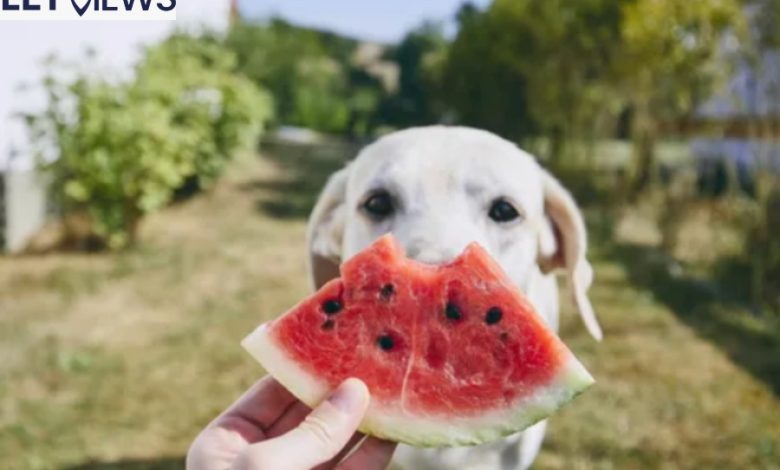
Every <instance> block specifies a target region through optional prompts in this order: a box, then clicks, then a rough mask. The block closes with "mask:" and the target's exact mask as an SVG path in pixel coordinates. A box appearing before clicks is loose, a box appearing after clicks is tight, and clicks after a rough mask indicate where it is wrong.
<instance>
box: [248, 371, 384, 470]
mask: <svg viewBox="0 0 780 470" xmlns="http://www.w3.org/2000/svg"><path fill="white" fill-rule="evenodd" d="M368 401H369V393H368V388H367V387H366V385H365V384H364V383H363V382H362V381H360V380H358V379H347V380H345V381H344V382H343V383H342V384H341V385H340V386H339V387H338V388H337V389H336V391H335V392H333V394H331V395H330V397H328V399H327V400H325V401H323V402H322V403H320V405H319V406H317V408H315V409H314V410H313V411H312V412H311V413H309V415H308V416H307V417H306V419H304V420H303V422H301V424H300V425H298V427H297V428H295V429H292V430H291V431H288V432H287V433H286V434H283V435H281V436H279V437H276V438H274V439H269V440H267V441H263V442H259V443H257V444H253V445H251V446H249V447H247V448H246V449H245V450H244V451H243V452H242V453H241V455H240V456H239V457H238V460H237V462H236V464H237V465H236V467H238V468H240V469H246V470H249V469H252V470H271V469H273V470H276V469H280V468H284V469H285V470H287V469H289V470H308V469H310V468H312V467H315V466H317V465H319V464H321V463H324V462H327V461H328V460H330V459H332V458H334V457H335V456H336V455H337V454H338V453H339V451H341V449H342V448H343V447H344V446H345V445H346V444H347V442H348V441H349V439H350V437H352V435H353V434H354V433H355V431H356V430H357V427H358V425H359V424H360V421H361V420H362V419H363V415H364V414H365V412H366V409H367V408H368Z"/></svg>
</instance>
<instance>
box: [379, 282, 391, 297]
mask: <svg viewBox="0 0 780 470" xmlns="http://www.w3.org/2000/svg"><path fill="white" fill-rule="evenodd" d="M394 292H395V287H393V285H392V284H385V285H384V286H382V289H380V290H379V297H381V298H382V300H390V297H392V296H393V293H394Z"/></svg>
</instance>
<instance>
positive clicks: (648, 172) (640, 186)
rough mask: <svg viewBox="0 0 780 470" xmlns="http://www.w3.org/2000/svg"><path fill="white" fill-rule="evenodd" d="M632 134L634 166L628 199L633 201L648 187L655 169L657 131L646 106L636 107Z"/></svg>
mask: <svg viewBox="0 0 780 470" xmlns="http://www.w3.org/2000/svg"><path fill="white" fill-rule="evenodd" d="M632 134H633V142H634V150H633V151H634V159H635V164H634V172H633V173H634V177H633V181H632V183H631V188H630V190H629V191H630V193H629V199H630V200H632V201H633V200H636V198H637V197H638V196H639V194H640V193H642V192H643V191H644V190H645V189H647V188H648V187H649V186H650V184H651V183H652V180H653V170H654V168H655V146H656V139H657V131H656V126H655V122H654V120H653V118H652V117H651V116H650V113H649V112H648V109H647V106H637V112H636V114H635V115H634V128H633V132H632Z"/></svg>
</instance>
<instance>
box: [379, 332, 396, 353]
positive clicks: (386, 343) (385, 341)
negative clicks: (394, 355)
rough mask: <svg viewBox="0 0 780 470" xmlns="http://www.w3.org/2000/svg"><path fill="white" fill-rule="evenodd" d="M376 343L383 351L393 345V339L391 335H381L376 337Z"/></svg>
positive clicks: (391, 347)
mask: <svg viewBox="0 0 780 470" xmlns="http://www.w3.org/2000/svg"><path fill="white" fill-rule="evenodd" d="M376 344H378V345H379V347H380V348H382V350H383V351H389V350H391V349H393V346H395V340H393V337H392V336H390V335H382V336H380V337H379V338H377V339H376Z"/></svg>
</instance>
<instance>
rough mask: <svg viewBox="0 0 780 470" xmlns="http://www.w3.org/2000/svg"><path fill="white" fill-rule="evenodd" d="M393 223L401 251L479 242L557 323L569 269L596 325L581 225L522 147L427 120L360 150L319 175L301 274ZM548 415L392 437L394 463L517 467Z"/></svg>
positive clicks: (420, 255)
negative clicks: (474, 429) (463, 439)
mask: <svg viewBox="0 0 780 470" xmlns="http://www.w3.org/2000/svg"><path fill="white" fill-rule="evenodd" d="M388 232H392V233H393V235H394V236H395V238H396V239H397V240H398V241H399V242H400V244H401V245H402V246H403V248H404V249H405V250H406V254H407V256H409V257H410V258H413V259H416V260H418V261H421V262H424V263H429V264H440V263H446V262H448V261H451V260H452V259H454V258H455V257H457V256H458V255H459V254H460V253H461V252H462V251H463V249H464V248H465V247H466V245H468V244H469V243H471V242H478V243H479V244H480V245H482V247H484V248H485V249H486V250H487V251H488V252H489V253H490V255H491V256H492V257H493V258H494V259H495V260H497V261H498V263H499V264H500V265H501V267H502V268H503V269H504V270H505V271H506V273H507V274H508V275H509V277H510V278H511V280H512V281H513V282H514V284H515V285H516V286H517V287H518V288H519V289H520V290H521V291H522V292H524V293H525V294H526V295H527V296H528V298H529V300H530V301H531V303H532V304H533V305H534V307H535V308H536V310H537V312H538V313H539V315H540V316H541V317H542V318H543V320H544V321H545V322H546V323H547V325H548V326H549V327H550V328H552V329H554V330H556V331H557V329H558V310H559V298H558V285H557V281H556V278H555V274H556V272H559V271H560V272H562V273H564V274H565V275H566V277H567V278H568V282H569V284H570V288H571V291H572V292H573V297H574V303H575V305H576V307H577V309H578V311H579V314H580V316H581V317H582V320H583V321H584V323H585V326H586V328H587V330H588V331H589V332H590V334H591V335H592V336H593V337H594V338H595V339H596V340H601V337H602V332H601V328H600V326H599V323H598V321H597V320H596V317H595V314H594V312H593V308H592V306H591V304H590V301H589V300H588V297H587V290H588V288H589V287H590V285H591V281H592V277H593V271H592V268H591V266H590V264H589V263H588V261H587V259H586V248H587V246H586V244H587V241H586V230H585V224H584V221H583V218H582V215H581V213H580V211H579V209H578V207H577V205H576V203H575V201H574V199H573V198H572V196H571V195H570V194H569V192H568V191H567V190H566V189H564V187H563V186H562V185H561V184H560V183H559V182H558V180H556V179H555V178H554V177H553V176H552V175H551V174H550V173H548V172H547V171H546V170H545V169H543V168H542V167H541V166H540V165H539V164H538V163H537V161H536V160H535V159H534V157H532V156H531V155H530V154H528V153H526V152H524V151H523V150H521V149H520V148H518V147H517V146H516V145H514V144H513V143H511V142H509V141H507V140H504V139H502V138H500V137H498V136H496V135H494V134H491V133H489V132H486V131H481V130H477V129H472V128H467V127H445V126H431V127H419V128H412V129H408V130H403V131H399V132H395V133H392V134H389V135H387V136H384V137H382V138H380V139H379V140H377V141H376V142H374V143H373V144H371V145H369V146H367V147H366V148H364V149H363V150H362V151H361V152H360V153H359V154H358V156H357V157H356V158H355V159H354V160H353V161H352V162H350V163H349V164H347V166H346V167H345V168H343V169H341V170H340V171H338V172H336V173H334V174H333V175H332V176H331V177H330V179H329V180H328V182H327V183H326V185H325V188H324V190H323V191H322V193H321V195H320V197H319V199H318V201H317V203H316V204H315V206H314V208H313V210H312V213H311V216H310V218H309V223H308V229H307V243H308V249H309V273H310V276H311V281H312V283H313V285H314V287H315V288H319V287H320V286H322V285H323V284H324V283H326V282H327V281H329V280H331V279H333V278H334V277H337V276H338V273H339V265H340V264H341V262H342V261H344V260H346V259H348V258H350V257H351V256H353V255H354V254H356V253H357V252H359V251H361V250H362V249H364V248H366V247H367V246H369V245H370V244H371V243H372V242H373V241H374V240H376V239H377V238H379V237H380V236H382V235H383V234H386V233H388ZM545 426H546V422H545V421H542V422H540V423H537V424H535V425H533V426H531V427H530V428H528V429H527V430H525V431H523V432H522V433H518V434H517V435H514V436H510V437H509V438H505V439H503V440H500V441H498V442H493V443H488V444H484V445H480V446H474V447H460V448H444V449H419V448H413V447H410V446H405V445H401V446H399V448H398V450H397V451H396V455H395V457H394V461H393V462H394V464H396V465H397V466H398V467H400V468H404V469H415V470H416V469H436V470H446V469H491V470H494V469H507V470H508V469H518V468H521V469H525V468H528V467H529V466H530V465H531V464H532V463H533V461H534V459H535V458H536V455H537V454H538V452H539V449H540V447H541V444H542V440H543V439H544V433H545Z"/></svg>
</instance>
